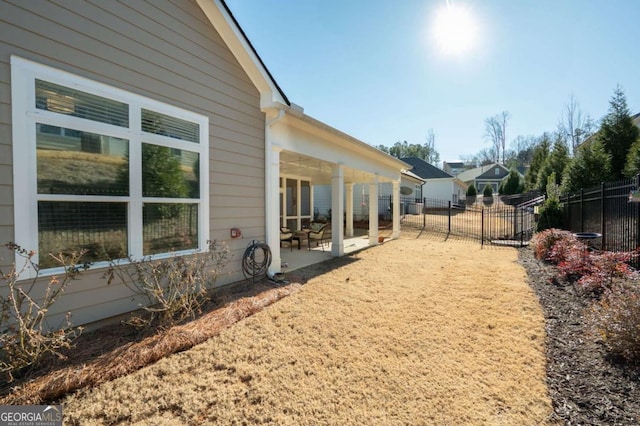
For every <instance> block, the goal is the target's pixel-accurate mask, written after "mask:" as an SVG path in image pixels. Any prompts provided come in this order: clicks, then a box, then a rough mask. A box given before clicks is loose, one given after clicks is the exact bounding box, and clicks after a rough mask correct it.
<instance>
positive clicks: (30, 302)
mask: <svg viewBox="0 0 640 426" xmlns="http://www.w3.org/2000/svg"><path fill="white" fill-rule="evenodd" d="M6 247H7V248H8V249H9V250H12V251H13V252H15V253H16V254H17V255H18V256H19V257H21V258H22V259H23V260H24V262H23V263H22V265H21V266H19V267H17V266H16V264H15V263H14V264H13V265H12V267H11V269H10V270H9V271H8V272H4V271H1V270H0V289H1V291H2V293H0V294H1V296H0V333H1V334H0V373H2V375H4V376H5V377H6V378H7V381H9V382H11V381H13V380H14V376H15V375H16V374H17V373H18V372H19V371H21V370H23V369H26V368H27V367H30V366H34V365H36V364H37V363H38V362H39V361H41V360H42V359H43V358H44V357H45V356H46V355H55V356H57V357H59V358H64V355H62V353H61V352H60V350H61V349H67V348H70V347H71V346H72V342H73V340H74V339H75V338H76V337H77V336H78V335H79V334H80V333H81V331H82V328H81V327H77V328H73V327H72V324H71V314H70V313H67V314H66V316H65V320H64V323H63V324H62V325H61V326H60V327H58V329H57V331H51V329H50V326H49V324H47V322H46V317H47V312H48V311H49V308H51V306H52V305H53V304H54V303H55V302H56V301H57V300H58V298H59V296H60V295H61V294H62V292H64V290H65V289H66V288H67V286H68V285H69V283H70V282H71V280H73V279H75V278H77V276H78V275H79V274H80V272H81V271H83V270H85V269H87V268H88V267H89V265H88V264H86V263H85V264H81V263H80V259H81V258H82V256H83V255H84V252H79V253H71V254H62V253H60V254H58V255H53V254H49V256H51V258H52V259H53V260H54V261H55V263H56V264H57V265H58V266H61V267H63V268H64V276H63V277H62V279H60V278H58V277H57V276H53V277H51V278H50V279H49V282H48V283H46V284H45V283H43V282H42V281H39V280H38V278H39V277H38V276H39V273H37V274H36V276H35V277H34V278H31V279H29V280H26V281H18V280H19V278H20V276H21V275H23V273H24V272H26V271H27V269H29V268H33V269H34V270H35V271H39V269H38V265H36V264H35V263H33V260H32V259H33V256H34V255H35V252H34V251H27V250H25V249H23V248H22V247H20V246H18V245H17V244H13V243H8V244H6ZM18 268H19V269H18ZM42 285H46V288H45V289H44V296H42V298H37V297H36V296H34V295H33V290H34V289H35V288H36V287H37V286H42Z"/></svg>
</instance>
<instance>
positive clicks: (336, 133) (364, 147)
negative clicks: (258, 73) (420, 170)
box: [286, 111, 413, 171]
mask: <svg viewBox="0 0 640 426" xmlns="http://www.w3.org/2000/svg"><path fill="white" fill-rule="evenodd" d="M286 117H287V121H288V122H289V123H290V124H291V125H293V126H297V127H299V128H301V129H303V130H307V131H311V132H315V133H319V134H321V135H323V136H326V135H330V136H332V137H333V138H334V139H337V140H339V141H346V142H347V143H349V147H348V149H350V150H351V151H354V152H358V153H361V154H363V155H367V156H368V157H370V158H375V159H376V160H377V161H380V162H381V163H384V164H386V165H387V166H389V167H392V168H395V169H398V170H399V171H403V170H410V169H412V168H413V166H412V165H410V164H407V163H405V162H404V161H401V160H399V159H397V158H396V157H393V156H391V155H389V154H387V153H385V152H382V151H380V150H379V149H378V148H375V147H373V146H371V145H369V144H368V143H366V142H363V141H361V140H359V139H357V138H354V137H353V136H351V135H348V134H346V133H344V132H342V131H340V130H338V129H336V128H335V127H331V126H329V125H328V124H325V123H323V122H322V121H319V120H317V119H315V118H313V117H311V116H309V115H307V114H304V113H303V114H298V113H290V112H288V111H287V115H286Z"/></svg>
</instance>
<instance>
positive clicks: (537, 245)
mask: <svg viewBox="0 0 640 426" xmlns="http://www.w3.org/2000/svg"><path fill="white" fill-rule="evenodd" d="M561 240H566V241H568V242H578V240H577V239H576V237H575V236H574V235H573V234H572V233H571V232H569V231H564V230H562V229H556V228H550V229H546V230H544V231H540V232H537V233H535V234H534V235H533V238H532V239H531V243H532V245H533V253H534V255H535V257H536V259H540V260H545V261H547V262H554V263H557V261H555V260H554V259H559V258H560V254H559V253H557V254H555V255H552V250H553V247H554V245H555V244H556V242H558V241H561Z"/></svg>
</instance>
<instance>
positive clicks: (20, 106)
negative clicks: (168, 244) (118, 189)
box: [11, 55, 209, 278]
mask: <svg viewBox="0 0 640 426" xmlns="http://www.w3.org/2000/svg"><path fill="white" fill-rule="evenodd" d="M36 79H40V80H45V81H49V82H51V83H55V84H59V85H62V86H66V87H71V88H75V89H77V90H81V91H83V92H87V93H91V94H94V95H97V96H101V97H104V98H109V99H113V100H117V101H120V102H124V103H127V104H128V105H129V127H128V128H124V127H120V126H115V125H111V124H106V123H100V122H93V121H89V120H86V119H83V118H79V117H73V116H64V115H62V114H56V113H54V112H50V111H45V110H39V109H37V108H36V106H35V80H36ZM11 106H12V138H13V192H14V200H13V202H14V233H15V234H14V235H15V237H14V239H15V243H16V244H19V245H20V246H22V247H24V248H25V249H28V250H35V249H37V248H38V200H47V199H49V200H51V199H53V200H56V201H103V202H109V201H114V202H127V203H128V204H129V208H128V212H129V214H128V228H127V229H128V235H127V240H128V245H129V247H128V249H129V255H130V256H132V257H133V258H135V259H140V258H142V257H143V253H142V247H143V243H142V204H143V201H161V202H171V203H181V202H182V203H184V202H187V203H191V204H198V233H199V235H198V248H197V249H193V250H184V251H178V252H174V253H162V254H157V255H153V256H150V257H151V258H152V259H153V258H158V259H161V258H166V257H168V256H170V255H172V254H192V253H195V252H198V251H207V250H208V244H207V241H208V239H209V118H208V117H207V116H205V115H201V114H197V113H194V112H191V111H187V110H184V109H182V108H178V107H175V106H171V105H168V104H166V103H162V102H159V101H155V100H153V99H150V98H147V97H145V96H141V95H137V94H134V93H131V92H128V91H126V90H122V89H118V88H116V87H112V86H109V85H106V84H103V83H99V82H97V81H94V80H90V79H88V78H85V77H80V76H78V75H75V74H72V73H69V72H66V71H62V70H59V69H56V68H52V67H49V66H46V65H42V64H39V63H36V62H33V61H30V60H28V59H24V58H21V57H18V56H15V55H12V56H11ZM142 108H145V109H149V110H153V111H156V112H159V113H162V114H166V115H170V116H173V117H176V118H181V119H184V120H188V121H191V122H196V123H198V124H199V130H200V134H199V143H194V142H189V141H180V140H177V139H173V138H170V137H166V136H160V135H154V134H150V133H147V132H143V131H142V129H141V110H142ZM36 122H40V123H43V124H51V125H55V126H59V127H72V128H74V129H78V130H84V131H89V132H92V133H100V134H104V135H108V136H113V137H119V138H123V139H127V140H129V163H130V164H131V165H133V167H131V168H130V170H131V171H130V193H129V196H120V197H113V196H77V195H68V196H63V195H55V196H49V195H45V194H41V195H38V194H37V154H36V130H35V127H36V126H35V123H36ZM143 142H150V143H153V144H157V145H161V146H166V147H169V148H178V149H181V150H187V151H192V152H196V153H198V154H199V158H200V198H189V199H173V198H172V199H164V198H151V197H145V198H144V199H143V197H142V167H141V165H142V153H141V146H142V143H143ZM136 165H137V167H136ZM145 257H149V256H145ZM20 260H21V258H20V257H19V256H18V255H17V254H16V265H19V264H20ZM38 260H39V257H38V254H36V255H35V257H34V258H33V261H34V262H35V263H38ZM107 265H108V262H106V261H105V262H96V263H94V264H92V268H100V267H106V266H107ZM61 272H64V271H63V269H62V268H49V269H45V270H41V271H40V275H55V274H60V273H61ZM25 274H26V275H28V276H24V277H21V278H32V277H34V276H35V275H36V271H35V270H33V269H31V268H29V269H28V270H27V271H25Z"/></svg>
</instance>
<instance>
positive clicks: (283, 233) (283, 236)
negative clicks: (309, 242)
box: [280, 227, 300, 251]
mask: <svg viewBox="0 0 640 426" xmlns="http://www.w3.org/2000/svg"><path fill="white" fill-rule="evenodd" d="M283 242H288V243H289V247H290V248H291V251H293V232H291V230H290V229H289V228H284V227H281V228H280V247H282V243H283ZM298 244H300V242H298Z"/></svg>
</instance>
